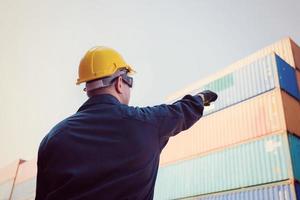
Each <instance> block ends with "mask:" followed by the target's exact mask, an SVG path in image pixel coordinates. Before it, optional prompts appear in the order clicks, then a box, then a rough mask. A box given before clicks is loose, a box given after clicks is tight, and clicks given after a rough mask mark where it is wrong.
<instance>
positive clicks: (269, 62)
mask: <svg viewBox="0 0 300 200" xmlns="http://www.w3.org/2000/svg"><path fill="white" fill-rule="evenodd" d="M299 70H300V48H299V47H298V46H297V45H296V44H295V43H294V42H293V41H292V40H291V39H289V38H286V39H283V40H281V41H279V42H277V43H275V44H273V45H271V46H269V47H267V48H264V49H263V50H260V51H258V52H257V53H255V54H252V55H250V56H248V57H247V58H245V59H243V60H240V61H238V62H236V63H234V64H233V65H231V66H229V67H228V68H226V69H225V70H224V71H222V72H219V73H217V74H216V75H215V76H213V77H209V78H207V79H205V80H202V81H199V82H197V83H195V84H193V85H191V86H189V87H187V88H185V89H184V90H181V91H178V92H177V93H175V94H174V95H172V96H170V97H169V98H168V101H173V100H176V99H178V98H180V97H181V96H183V95H184V94H187V93H196V92H198V91H201V90H203V89H211V90H214V91H216V92H217V93H218V94H219V99H218V101H217V102H216V103H215V104H214V105H213V106H210V107H208V108H205V112H204V116H203V118H202V119H201V120H200V121H199V122H198V123H196V124H195V125H194V126H193V127H192V128H191V129H189V130H187V131H186V132H185V133H181V134H179V135H177V136H176V137H174V138H171V139H170V141H169V144H168V145H167V147H166V148H165V149H164V151H163V153H162V155H161V166H160V169H159V172H158V178H157V183H156V189H155V199H177V198H188V199H201V200H221V199H227V200H234V199H241V200H255V199H265V200H269V199H279V200H296V199H297V197H298V198H299V196H300V186H299V184H298V183H297V181H294V180H297V179H298V180H300V158H299V156H300V138H299V137H298V136H300V104H299V99H300V94H299V88H300V71H299ZM297 80H298V82H297ZM36 170H37V169H36V159H33V160H31V161H28V162H23V161H16V162H15V163H13V164H11V165H10V166H8V167H6V168H4V169H1V170H0V200H2V199H3V200H4V199H5V200H6V199H15V200H21V199H24V200H25V199H34V196H35V187H36ZM240 188H243V189H240Z"/></svg>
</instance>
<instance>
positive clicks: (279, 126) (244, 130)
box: [160, 89, 300, 165]
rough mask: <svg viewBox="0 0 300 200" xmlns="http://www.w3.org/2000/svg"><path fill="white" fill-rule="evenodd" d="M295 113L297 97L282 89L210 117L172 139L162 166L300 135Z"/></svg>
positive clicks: (163, 154) (163, 155)
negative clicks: (253, 142) (279, 136)
mask: <svg viewBox="0 0 300 200" xmlns="http://www.w3.org/2000/svg"><path fill="white" fill-rule="evenodd" d="M282 100H283V102H284V103H282ZM285 102H286V103H285ZM283 107H284V108H285V109H286V110H285V114H286V119H287V123H286V122H285V118H284V111H283ZM295 111H297V112H300V104H299V103H298V102H297V101H296V100H295V99H294V98H292V97H291V96H289V95H287V94H286V93H284V92H281V91H280V90H279V89H275V90H272V91H270V92H268V93H265V94H263V95H260V96H257V97H256V98H252V99H249V100H247V101H245V102H242V103H240V104H236V105H235V106H231V107H229V108H227V109H224V110H221V111H219V112H216V113H214V114H212V115H208V116H206V117H204V118H202V119H200V120H199V122H197V123H196V124H195V125H194V126H193V127H191V128H190V129H189V130H187V131H185V132H182V133H180V134H179V135H177V136H175V137H172V138H170V140H169V143H168V144H167V146H166V147H165V149H164V150H163V152H162V154H161V161H160V163H161V165H165V164H169V163H172V162H175V161H178V160H182V159H190V158H192V157H195V156H198V155H200V154H202V153H204V152H207V151H211V150H214V149H218V148H223V147H226V146H228V145H231V144H235V143H238V142H241V141H245V140H248V139H251V138H255V137H260V136H263V135H266V134H271V133H276V132H283V131H285V130H290V131H291V132H293V133H295V134H298V135H299V136H300V126H299V122H298V116H299V113H298V114H297V112H295Z"/></svg>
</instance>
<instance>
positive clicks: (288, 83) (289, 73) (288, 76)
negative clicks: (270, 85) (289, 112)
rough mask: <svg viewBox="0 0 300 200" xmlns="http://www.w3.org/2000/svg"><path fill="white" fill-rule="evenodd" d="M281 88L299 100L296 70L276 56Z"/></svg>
mask: <svg viewBox="0 0 300 200" xmlns="http://www.w3.org/2000/svg"><path fill="white" fill-rule="evenodd" d="M276 63H277V66H278V67H277V69H278V76H279V83H280V87H281V88H282V89H283V90H284V91H286V92H287V93H289V94H290V95H292V96H293V97H295V98H296V99H298V100H299V98H300V97H299V91H298V84H297V78H296V72H295V69H293V68H292V67H291V66H290V65H289V64H287V63H286V62H285V61H284V60H282V59H281V58H280V57H278V56H276Z"/></svg>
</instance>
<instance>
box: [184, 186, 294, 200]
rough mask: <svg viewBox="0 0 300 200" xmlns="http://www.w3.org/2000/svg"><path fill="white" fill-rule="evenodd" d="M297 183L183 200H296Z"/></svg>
mask: <svg viewBox="0 0 300 200" xmlns="http://www.w3.org/2000/svg"><path fill="white" fill-rule="evenodd" d="M297 188H299V184H298V183H288V182H282V183H276V184H272V185H262V186H258V187H252V188H245V189H240V190H235V191H229V192H224V193H219V194H210V195H205V196H198V197H191V198H187V199H185V200H272V199H274V200H297V199H299V198H300V196H299V194H297V193H296V189H297Z"/></svg>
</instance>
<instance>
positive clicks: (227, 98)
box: [191, 53, 300, 115]
mask: <svg viewBox="0 0 300 200" xmlns="http://www.w3.org/2000/svg"><path fill="white" fill-rule="evenodd" d="M275 87H280V88H281V89H282V90H284V91H286V92H287V93H288V94H290V95H291V96H293V97H294V98H297V99H300V96H299V90H298V86H297V79H296V73H295V69H294V68H292V67H291V66H290V65H289V64H288V63H286V62H285V61H284V60H282V59H281V58H280V57H279V56H277V55H276V54H274V53H272V54H269V55H267V56H265V57H262V58H260V59H257V60H256V61H255V62H253V63H251V64H248V65H245V66H242V67H240V68H238V69H237V70H235V71H233V72H232V73H230V74H227V75H225V76H223V77H221V78H219V79H217V80H214V81H212V82H210V83H208V84H206V85H203V86H202V87H200V88H199V89H197V90H194V91H192V92H191V94H196V93H198V92H200V91H202V90H206V89H208V90H212V91H215V92H217V93H218V95H219V98H218V101H216V102H215V103H214V104H212V105H211V106H210V107H208V108H205V110H204V115H207V114H210V113H213V112H216V111H219V110H221V109H224V108H226V107H228V106H231V105H234V104H237V103H239V102H241V101H244V100H247V99H249V98H252V97H255V96H257V95H259V94H262V93H264V92H267V91H270V90H272V89H274V88H275Z"/></svg>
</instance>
